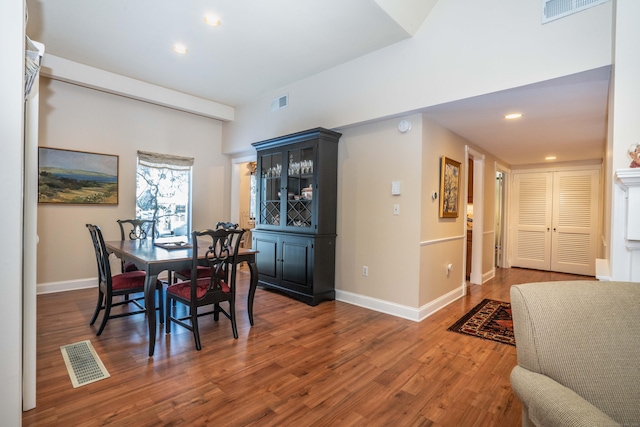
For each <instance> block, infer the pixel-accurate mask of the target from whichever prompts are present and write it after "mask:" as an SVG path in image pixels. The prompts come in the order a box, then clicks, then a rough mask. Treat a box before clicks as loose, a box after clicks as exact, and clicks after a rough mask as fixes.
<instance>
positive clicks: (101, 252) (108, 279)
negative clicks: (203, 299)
mask: <svg viewBox="0 0 640 427" xmlns="http://www.w3.org/2000/svg"><path fill="white" fill-rule="evenodd" d="M86 227H87V228H88V229H89V234H90V235H91V241H92V242H93V248H94V250H95V253H96V262H97V264H98V302H97V304H96V310H95V312H94V313H93V317H92V318H91V321H90V322H89V324H90V325H93V324H94V323H95V321H96V319H97V318H98V315H99V314H100V311H102V310H104V314H103V316H102V323H100V327H99V328H98V332H97V333H96V335H100V334H102V331H103V330H104V327H105V326H106V325H107V321H108V320H109V319H114V318H116V317H124V316H131V315H133V314H141V313H145V312H146V311H145V308H144V306H142V305H141V304H140V302H139V299H141V298H137V299H136V298H131V299H129V298H128V297H129V295H131V294H137V293H141V292H144V281H145V278H146V273H145V272H144V271H140V270H136V271H129V272H126V273H120V274H116V275H112V274H111V265H110V263H109V252H108V251H107V248H106V246H105V244H104V238H103V236H102V230H101V229H100V227H99V226H97V225H93V224H86ZM163 289H164V287H163V284H162V282H161V281H160V280H158V281H156V290H157V292H158V306H157V307H156V310H159V312H160V319H161V321H162V319H164V309H163ZM117 296H123V297H124V299H123V300H122V301H117V302H114V297H117ZM129 304H134V305H135V306H136V307H137V308H138V310H135V311H125V312H122V313H118V314H111V308H112V307H116V306H120V305H129Z"/></svg>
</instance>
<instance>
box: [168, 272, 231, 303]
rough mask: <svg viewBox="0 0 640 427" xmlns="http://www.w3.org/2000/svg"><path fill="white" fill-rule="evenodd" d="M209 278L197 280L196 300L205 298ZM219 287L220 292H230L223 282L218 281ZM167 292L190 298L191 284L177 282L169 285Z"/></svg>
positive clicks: (188, 282)
mask: <svg viewBox="0 0 640 427" xmlns="http://www.w3.org/2000/svg"><path fill="white" fill-rule="evenodd" d="M209 283H210V281H209V278H208V277H207V278H205V279H198V281H197V282H196V286H197V287H196V298H197V299H200V298H202V297H204V296H205V294H206V293H207V289H208V288H209ZM220 287H221V288H222V292H225V293H229V292H231V288H229V285H227V284H226V283H225V282H223V281H220ZM167 292H169V293H172V294H175V295H178V296H179V297H182V298H184V299H190V298H191V282H190V281H185V282H178V283H176V284H174V285H171V286H169V287H168V288H167Z"/></svg>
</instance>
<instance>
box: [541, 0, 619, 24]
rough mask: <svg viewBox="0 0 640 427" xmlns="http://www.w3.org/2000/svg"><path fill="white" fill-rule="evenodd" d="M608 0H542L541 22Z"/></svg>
mask: <svg viewBox="0 0 640 427" xmlns="http://www.w3.org/2000/svg"><path fill="white" fill-rule="evenodd" d="M608 1H609V0H542V23H543V24H546V23H547V22H551V21H554V20H556V19H559V18H564V17H565V16H567V15H571V14H572V13H576V12H580V11H581V10H585V9H588V8H590V7H593V6H597V5H599V4H602V3H606V2H608Z"/></svg>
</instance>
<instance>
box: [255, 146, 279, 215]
mask: <svg viewBox="0 0 640 427" xmlns="http://www.w3.org/2000/svg"><path fill="white" fill-rule="evenodd" d="M260 164H261V171H260V173H261V178H260V181H261V182H260V185H261V189H260V201H259V203H260V208H259V210H260V213H259V215H260V218H259V221H260V224H266V225H275V226H278V225H280V208H281V194H280V191H281V190H280V189H281V188H282V185H281V179H282V153H273V154H265V155H263V156H261V162H260Z"/></svg>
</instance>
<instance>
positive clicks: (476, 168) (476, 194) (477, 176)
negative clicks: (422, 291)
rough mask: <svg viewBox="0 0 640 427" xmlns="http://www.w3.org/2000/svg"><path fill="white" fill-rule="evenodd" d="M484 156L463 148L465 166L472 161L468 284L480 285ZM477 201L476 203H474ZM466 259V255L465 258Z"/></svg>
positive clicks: (466, 199) (467, 182)
mask: <svg viewBox="0 0 640 427" xmlns="http://www.w3.org/2000/svg"><path fill="white" fill-rule="evenodd" d="M484 157H485V156H484V154H482V153H480V152H479V151H476V150H474V149H473V148H471V147H469V146H468V145H466V146H465V164H469V159H472V160H473V223H472V226H471V235H472V241H471V273H470V275H469V282H470V283H473V284H476V285H481V284H482V282H483V280H482V278H483V275H482V247H483V245H484V243H483V237H484V230H483V227H484ZM465 169H467V171H466V173H465V176H466V179H465V189H466V191H465V204H464V207H465V217H466V208H467V206H468V204H469V201H468V198H467V197H466V196H467V194H469V176H468V174H469V171H468V168H465ZM476 200H477V202H476ZM466 222H467V221H466V218H465V221H464V235H465V239H466V235H467V233H466V229H467V224H466ZM463 246H464V248H465V249H464V250H465V251H466V247H467V245H466V244H465V245H463ZM464 259H466V253H465V258H464ZM463 271H464V269H463Z"/></svg>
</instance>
